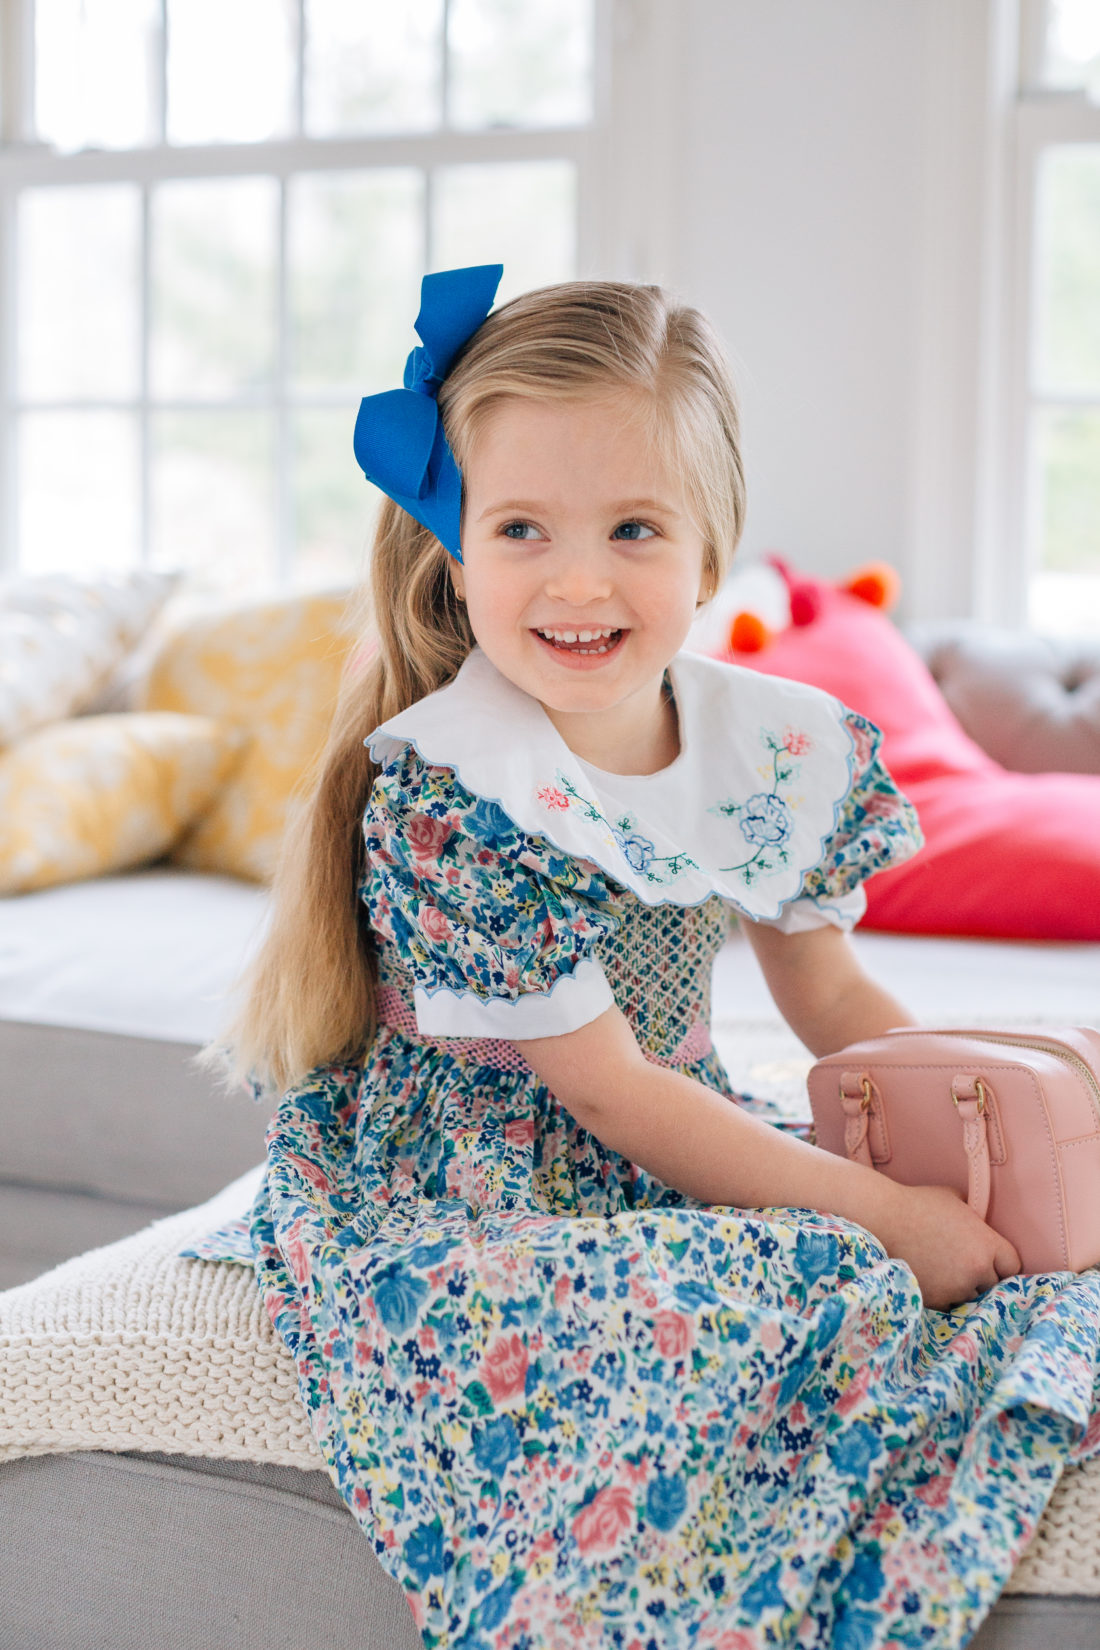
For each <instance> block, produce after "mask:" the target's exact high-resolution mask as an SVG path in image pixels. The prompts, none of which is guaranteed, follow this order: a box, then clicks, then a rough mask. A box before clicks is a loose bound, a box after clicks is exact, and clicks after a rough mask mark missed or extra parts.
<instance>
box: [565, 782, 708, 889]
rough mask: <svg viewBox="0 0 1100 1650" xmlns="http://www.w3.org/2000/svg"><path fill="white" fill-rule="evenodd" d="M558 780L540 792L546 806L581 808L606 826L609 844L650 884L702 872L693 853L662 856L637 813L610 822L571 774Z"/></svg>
mask: <svg viewBox="0 0 1100 1650" xmlns="http://www.w3.org/2000/svg"><path fill="white" fill-rule="evenodd" d="M554 778H555V780H556V781H557V783H556V784H555V785H543V786H541V787H540V788H539V790H538V791H537V792H536V795H537V796H538V799H539V801H540V802H541V803H542V805H543V807H544V808H546V809H548V810H551V811H554V810H557V809H561V808H577V809H578V810H579V811H580V812H581V814H583V816H584V818H585V819H590V820H591V821H592V823H593V824H597V825H603V826H605V827H606V828H607V832H608V834H607V836H606V838H605V841H606V842H607V843H608V844H609V845H610V844H611V843H614V844H615V846H616V847H617V848H618V850H619V852H620V853H621V854H622V856H623V858H624V859H625V860H626V863H627V864H628V865H629V866H630V869H631V870H632V871H635V872H637V873H638V875H639V876H643V877H645V879H646V881H647V882H652V883H658V884H659V883H668V882H674V881H675V880H676V878H677V877H679V876H682V875H683V874H684V872H685V871H686V870H689V869H690V870H693V871H697V870H698V869H699V866H698V864H697V863H696V861H695V860H694V859H692V857H691V855H690V854H659V853H658V852H657V846H656V843H654V842H653V841H651V839H650V838H649V837H647V836H643V835H642V833H641V832H640V831H639V829H638V821H637V818H636V817H635V815H634V814H631V813H623V814H620V815H619V816H618V817H617V818H615V819H609V818H608V817H607V815H606V814H605V813H603V812H602V811H601V810H600V809H599V808H598V807H597V806H596V804H595V803H594V802H593V801H591V800H590V799H589V798H588V797H587V796H582V795H581V793H580V791H578V789H577V787H576V786H575V785H574V783H573V781H572V780H571V779H570V778H569V775H568V774H565V773H563V772H562V771H561V769H560V768H559V769H558V771H557V773H556V774H555V775H554Z"/></svg>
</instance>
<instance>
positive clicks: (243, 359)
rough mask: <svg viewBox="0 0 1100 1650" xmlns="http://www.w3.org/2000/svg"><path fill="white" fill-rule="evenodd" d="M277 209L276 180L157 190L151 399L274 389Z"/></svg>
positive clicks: (215, 182)
mask: <svg viewBox="0 0 1100 1650" xmlns="http://www.w3.org/2000/svg"><path fill="white" fill-rule="evenodd" d="M277 215H278V186H277V184H276V183H275V180H274V179H273V178H216V179H211V180H205V179H204V180H203V181H202V182H191V181H188V182H186V183H165V184H162V185H161V186H160V187H159V188H158V189H156V190H155V192H154V194H153V200H152V271H153V279H152V294H151V297H152V331H151V337H150V371H151V379H152V386H153V393H154V395H157V396H162V397H169V396H181V397H184V398H197V397H203V396H209V395H226V394H234V393H242V392H244V393H246V392H248V391H255V390H261V391H262V390H266V389H267V388H268V387H269V385H270V383H271V378H272V373H273V370H274V361H275V332H276V316H275V252H276V233H277V222H278V216H277Z"/></svg>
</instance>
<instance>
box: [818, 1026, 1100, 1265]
mask: <svg viewBox="0 0 1100 1650" xmlns="http://www.w3.org/2000/svg"><path fill="white" fill-rule="evenodd" d="M809 1090H810V1106H811V1108H812V1110H813V1117H814V1128H815V1135H816V1140H817V1144H818V1145H819V1146H822V1147H823V1148H824V1149H825V1150H826V1151H829V1152H836V1153H837V1154H838V1155H839V1156H841V1157H849V1158H851V1159H852V1161H853V1162H855V1163H863V1164H866V1166H867V1167H868V1168H872V1169H880V1170H881V1171H882V1173H883V1174H885V1175H889V1176H890V1178H891V1179H892V1180H897V1181H900V1182H901V1183H902V1184H903V1185H905V1186H952V1187H954V1188H955V1190H956V1191H958V1192H959V1193H961V1194H962V1195H963V1196H964V1197H965V1198H966V1200H967V1202H968V1203H969V1204H970V1207H971V1208H972V1209H973V1210H974V1211H975V1212H976V1213H977V1214H979V1215H980V1216H981V1217H982V1219H983V1220H985V1221H987V1222H988V1223H989V1225H990V1226H992V1227H993V1229H994V1230H995V1231H997V1232H1000V1233H1001V1235H1002V1237H1006V1238H1008V1240H1009V1242H1010V1243H1012V1244H1013V1245H1014V1246H1015V1248H1016V1249H1017V1251H1018V1253H1019V1256H1020V1262H1021V1268H1022V1270H1023V1271H1024V1272H1057V1271H1067V1270H1068V1271H1073V1272H1080V1271H1083V1270H1084V1268H1085V1267H1086V1266H1095V1265H1096V1264H1097V1263H1098V1262H1100V1030H1095V1029H1092V1028H1089V1027H1085V1026H1073V1027H1059V1028H1058V1029H1057V1030H1055V1031H1053V1032H1046V1031H1044V1032H1041V1033H1039V1032H1015V1031H998V1030H988V1031H950V1030H949V1031H925V1030H923V1029H922V1030H914V1029H911V1028H909V1027H899V1028H898V1029H897V1030H896V1031H888V1032H887V1033H886V1034H885V1036H882V1037H874V1038H871V1039H869V1040H868V1041H867V1042H864V1043H852V1044H850V1045H849V1047H848V1048H843V1049H841V1050H840V1051H839V1052H838V1053H836V1054H830V1055H829V1056H828V1057H827V1058H826V1059H824V1060H819V1061H818V1062H817V1064H816V1065H815V1066H814V1067H813V1068H812V1070H811V1072H810V1075H809Z"/></svg>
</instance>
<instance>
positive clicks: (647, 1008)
mask: <svg viewBox="0 0 1100 1650" xmlns="http://www.w3.org/2000/svg"><path fill="white" fill-rule="evenodd" d="M856 731H857V732H858V731H859V730H858V728H857V730H856ZM863 758H864V760H863V762H862V765H861V768H860V771H859V774H858V777H857V780H856V783H855V784H854V785H853V790H852V794H851V795H850V796H849V798H848V799H847V800H846V802H845V804H844V807H843V808H842V809H841V810H840V812H839V816H838V819H837V825H836V830H835V832H834V835H833V837H832V839H830V842H829V844H828V847H827V853H826V855H825V858H824V859H823V862H822V864H821V866H819V867H817V868H815V871H814V872H813V873H811V875H810V876H809V877H808V878H807V879H806V884H805V886H806V888H807V889H808V891H809V894H810V896H811V897H816V898H822V899H827V898H829V897H831V896H833V895H837V896H839V895H842V894H844V893H845V892H847V891H848V890H849V889H850V888H851V886H852V885H853V884H854V883H855V882H857V881H858V880H859V879H860V877H862V876H864V875H866V874H868V873H869V872H870V871H871V870H873V869H875V868H876V866H877V865H879V864H883V863H888V862H889V861H890V860H891V859H892V858H894V857H900V856H901V854H902V853H903V852H905V851H909V850H911V848H912V847H913V845H914V838H913V834H912V829H911V814H910V812H909V810H908V808H907V805H906V804H905V803H904V802H903V801H902V799H900V798H899V797H898V796H897V793H896V791H894V790H893V787H892V786H891V784H890V782H889V780H888V778H887V776H886V775H885V773H884V771H883V770H882V769H881V768H880V767H879V765H878V763H877V756H876V754H875V739H874V737H873V730H872V732H868V733H867V734H866V744H865V749H864V752H863ZM365 833H366V843H367V860H368V864H367V872H366V875H365V877H364V881H363V886H362V896H363V899H364V901H365V902H366V906H367V909H368V911H369V914H370V922H371V925H372V929H373V933H374V935H375V938H376V944H377V950H378V964H379V998H380V1001H383V1000H384V1001H385V1002H386V1003H388V1004H389V1009H388V1010H387V1011H386V1014H385V1015H384V1019H383V1023H382V1024H381V1025H380V1026H379V1029H378V1031H377V1033H376V1035H375V1036H374V1038H373V1040H372V1042H371V1044H370V1047H369V1050H368V1052H367V1054H366V1057H365V1059H364V1061H363V1062H362V1063H361V1064H358V1065H354V1066H348V1067H339V1066H327V1067H324V1068H320V1069H318V1070H316V1071H315V1072H313V1073H311V1074H310V1075H309V1077H308V1078H307V1079H306V1080H305V1081H304V1082H302V1083H301V1084H300V1085H299V1086H297V1087H296V1088H294V1089H293V1090H292V1091H291V1092H289V1093H288V1094H286V1095H285V1096H284V1097H283V1098H282V1100H281V1103H280V1105H279V1107H278V1109H277V1112H276V1114H275V1117H274V1120H273V1122H272V1125H271V1128H270V1131H269V1137H268V1164H267V1169H266V1173H265V1177H264V1179H263V1181H262V1183H261V1186H260V1190H259V1193H258V1195H257V1198H256V1202H255V1205H254V1208H253V1210H252V1214H251V1218H250V1221H249V1223H248V1229H247V1233H245V1231H244V1230H239V1231H238V1234H237V1244H238V1246H237V1248H236V1250H235V1251H234V1249H233V1247H232V1244H231V1242H227V1234H221V1235H218V1236H216V1237H213V1238H211V1240H209V1242H208V1243H207V1244H206V1245H200V1246H199V1247H198V1249H197V1250H192V1251H190V1252H191V1253H197V1254H200V1255H203V1254H205V1255H208V1256H215V1255H221V1256H224V1257H226V1258H232V1257H233V1256H234V1254H235V1255H236V1257H237V1258H246V1257H251V1259H252V1263H253V1264H254V1266H255V1270H256V1277H257V1282H258V1285H259V1287H260V1289H261V1291H262V1293H263V1296H264V1299H265V1302H266V1305H267V1309H268V1311H269V1312H270V1314H271V1317H272V1319H273V1322H274V1323H275V1325H276V1328H277V1329H278V1331H279V1333H280V1335H281V1336H282V1338H283V1339H284V1341H285V1342H286V1345H287V1347H288V1348H289V1350H290V1352H291V1354H292V1355H293V1357H294V1359H295V1361H296V1364H297V1368H298V1375H299V1386H300V1392H301V1397H302V1400H303V1402H304V1404H305V1405H306V1407H307V1409H308V1412H309V1415H310V1419H311V1423H312V1426H313V1430H314V1435H315V1437H316V1439H317V1442H318V1444H319V1446H320V1448H321V1450H322V1452H323V1454H324V1457H325V1460H326V1461H327V1463H328V1466H329V1469H330V1471H331V1473H332V1476H333V1479H334V1482H335V1483H336V1484H337V1486H338V1487H339V1489H340V1491H341V1493H342V1495H343V1497H344V1499H345V1500H346V1502H347V1505H348V1507H349V1508H350V1510H351V1512H352V1513H353V1515H354V1516H355V1517H356V1519H357V1520H358V1521H359V1523H360V1525H361V1526H362V1529H363V1531H364V1533H365V1535H366V1536H367V1537H368V1538H369V1539H370V1541H371V1542H372V1544H373V1547H374V1550H375V1551H376V1553H377V1554H378V1556H379V1559H380V1560H381V1562H382V1564H383V1566H384V1567H385V1569H386V1570H387V1571H388V1572H389V1573H390V1574H391V1575H393V1576H394V1577H395V1578H396V1579H397V1580H398V1582H399V1583H400V1585H401V1586H402V1588H403V1589H404V1591H405V1594H406V1596H407V1598H408V1600H409V1603H410V1606H411V1608H412V1611H413V1614H414V1617H415V1620H416V1622H417V1625H418V1627H419V1629H420V1631H421V1633H422V1634H423V1637H424V1642H425V1645H426V1646H428V1647H429V1650H578V1647H580V1646H584V1647H585V1650H768V1647H775V1646H790V1647H798V1650H917V1647H918V1646H920V1647H924V1650H926V1647H928V1646H937V1647H954V1646H960V1645H963V1644H965V1643H966V1642H967V1640H968V1638H969V1637H970V1636H971V1635H972V1633H973V1632H974V1630H975V1629H976V1627H977V1625H978V1623H979V1622H980V1620H981V1618H982V1616H983V1615H984V1614H985V1612H986V1611H987V1610H988V1608H989V1607H990V1605H991V1604H992V1602H993V1601H994V1599H995V1598H996V1596H997V1594H998V1592H999V1591H1000V1589H1001V1588H1002V1587H1003V1585H1004V1583H1005V1581H1006V1579H1007V1578H1008V1576H1009V1574H1010V1572H1011V1570H1012V1568H1013V1565H1014V1564H1015V1562H1016V1560H1017V1558H1018V1557H1019V1555H1020V1553H1021V1552H1022V1550H1023V1548H1024V1546H1025V1545H1026V1543H1027V1541H1028V1540H1029V1538H1030V1536H1031V1534H1032V1533H1033V1531H1034V1529H1035V1527H1036V1524H1037V1522H1038V1520H1039V1518H1040V1516H1041V1514H1042V1511H1043V1508H1044V1507H1045V1505H1046V1502H1047V1500H1048V1499H1049V1497H1050V1495H1051V1493H1052V1491H1053V1489H1054V1486H1055V1484H1056V1482H1057V1479H1058V1476H1059V1474H1060V1473H1061V1471H1062V1470H1063V1468H1064V1467H1065V1465H1066V1463H1067V1462H1069V1461H1073V1460H1078V1459H1081V1458H1083V1457H1084V1456H1085V1455H1086V1454H1087V1453H1090V1452H1091V1451H1092V1450H1093V1449H1095V1448H1096V1447H1097V1446H1098V1445H1100V1429H1098V1428H1097V1426H1096V1423H1095V1421H1094V1420H1093V1419H1092V1417H1093V1415H1094V1412H1095V1409H1096V1400H1097V1361H1098V1360H1097V1354H1098V1346H1100V1276H1098V1275H1097V1274H1095V1273H1088V1274H1085V1275H1083V1276H1081V1277H1079V1278H1078V1277H1074V1276H1073V1275H1071V1274H1054V1275H1050V1276H1046V1277H1039V1278H1014V1279H1010V1280H1008V1281H1006V1282H1004V1283H1002V1284H1001V1285H999V1286H998V1287H997V1288H996V1289H994V1290H991V1291H990V1292H988V1293H987V1294H986V1295H984V1296H983V1297H982V1298H981V1299H980V1300H979V1301H977V1302H975V1303H972V1304H970V1305H967V1306H964V1307H960V1308H958V1309H956V1310H954V1311H952V1312H947V1313H938V1312H925V1311H922V1308H921V1301H920V1297H919V1293H918V1291H917V1288H916V1284H915V1280H914V1278H913V1275H912V1273H911V1272H910V1271H909V1269H908V1268H907V1267H906V1266H905V1265H904V1264H902V1263H900V1262H895V1261H891V1260H890V1259H888V1257H887V1256H886V1254H885V1252H884V1251H883V1249H882V1248H881V1246H880V1245H879V1244H878V1242H877V1241H876V1240H875V1239H874V1238H872V1237H871V1236H870V1235H869V1234H868V1233H866V1232H864V1231H863V1230H862V1229H860V1228H859V1227H857V1226H853V1225H851V1224H849V1223H847V1222H845V1221H842V1220H839V1219H835V1218H832V1217H829V1216H824V1215H820V1214H816V1213H813V1212H809V1211H806V1210H799V1209H764V1210H748V1211H746V1210H739V1209H734V1208H722V1207H709V1206H704V1205H701V1204H699V1203H697V1202H695V1201H694V1200H692V1199H691V1198H689V1197H686V1196H684V1195H682V1194H681V1193H679V1192H677V1191H675V1190H674V1189H673V1188H671V1187H669V1186H667V1185H665V1184H663V1183H662V1182H660V1181H659V1180H657V1179H656V1178H655V1177H653V1176H651V1175H649V1174H647V1173H646V1172H645V1171H643V1170H642V1169H640V1168H639V1167H638V1166H637V1165H635V1164H632V1163H630V1162H629V1161H628V1160H626V1159H625V1158H623V1157H621V1156H620V1155H619V1154H617V1153H615V1152H613V1151H611V1150H609V1149H608V1148H606V1147H605V1146H603V1145H602V1144H601V1143H600V1141H599V1140H598V1139H597V1138H596V1137H595V1136H594V1135H592V1134H590V1133H588V1132H587V1131H586V1130H585V1129H583V1128H581V1127H580V1125H579V1124H578V1123H577V1122H576V1121H575V1120H574V1119H573V1118H572V1117H571V1116H570V1114H569V1113H568V1112H567V1111H566V1109H565V1108H564V1107H563V1106H562V1104H561V1103H560V1102H559V1101H558V1100H557V1099H556V1097H555V1096H554V1095H553V1094H551V1093H550V1092H549V1091H548V1090H547V1089H546V1088H545V1086H544V1085H542V1084H540V1082H539V1081H538V1080H537V1078H536V1077H535V1076H534V1074H533V1073H532V1072H531V1071H530V1069H529V1068H526V1067H525V1065H524V1063H523V1062H522V1060H521V1059H518V1058H517V1056H516V1051H515V1050H514V1049H513V1048H512V1047H511V1045H510V1044H508V1043H506V1042H497V1043H495V1044H494V1043H493V1042H491V1041H489V1040H486V1039H483V1038H477V1037H471V1038H467V1039H463V1038H462V1037H454V1038H433V1037H429V1036H424V1035H423V1034H421V1033H420V1032H419V1031H418V1029H417V1028H416V1024H415V1019H414V1010H413V997H414V993H415V991H416V989H417V988H420V990H422V991H428V992H430V991H432V990H434V989H437V988H439V987H440V986H443V987H445V988H446V989H448V990H457V991H459V992H465V993H468V994H469V996H470V998H471V1000H472V1001H474V1002H476V1003H484V1002H485V1001H487V1000H489V999H493V998H501V999H505V1000H508V1001H511V1000H519V999H521V998H523V997H524V996H528V995H539V994H542V995H544V996H545V995H550V996H552V995H553V993H554V992H555V990H557V989H560V986H561V982H562V981H563V980H567V979H569V978H570V977H571V976H572V974H573V973H575V972H576V970H577V969H578V968H580V967H582V966H585V965H592V964H594V963H598V964H599V966H600V968H601V970H602V972H603V974H604V976H605V977H606V978H607V979H608V981H609V982H610V985H611V989H612V991H613V994H614V998H615V1000H616V1001H617V1002H618V1003H619V1004H620V1006H621V1007H622V1008H623V1011H624V1013H626V1014H627V1016H628V1018H629V1019H630V1021H631V1024H632V1025H633V1026H634V1028H635V1031H636V1034H637V1035H638V1038H639V1042H640V1043H641V1045H642V1047H643V1049H644V1050H645V1051H646V1053H647V1054H648V1055H649V1056H650V1057H651V1058H654V1059H657V1060H661V1061H664V1063H666V1064H670V1063H671V1064H673V1065H674V1066H675V1069H678V1070H681V1071H683V1072H686V1073H687V1074H688V1075H689V1076H692V1077H695V1078H697V1079H698V1080H699V1081H700V1082H702V1083H704V1084H706V1085H707V1086H709V1087H710V1088H712V1089H715V1090H716V1091H718V1092H720V1093H722V1094H724V1095H725V1096H726V1097H727V1099H728V1100H729V1102H730V1103H731V1104H743V1103H746V1102H744V1101H743V1099H742V1098H741V1097H738V1096H735V1095H733V1093H732V1091H731V1088H730V1085H729V1081H728V1078H727V1077H726V1075H725V1072H724V1070H723V1068H722V1066H721V1063H720V1061H719V1060H718V1058H717V1056H716V1055H715V1053H714V1051H713V1049H711V1048H710V1047H709V1046H704V1045H703V1044H702V1043H701V1042H699V1040H698V1038H697V1037H696V1040H695V1041H694V1042H693V1041H692V1038H693V1036H696V1033H695V1029H694V1028H695V1027H696V1026H697V1022H698V1019H699V1016H700V1015H703V1014H705V1013H706V1012H707V1011H708V1010H709V971H710V964H711V962H712V961H713V957H714V954H715V952H716V950H717V948H718V946H719V945H720V944H721V943H722V939H723V937H724V918H723V916H722V911H721V910H717V909H715V908H708V907H707V906H702V907H699V906H696V907H688V906H671V905H669V906H661V907H658V908H657V910H656V912H647V911H646V910H645V908H644V907H643V905H642V904H641V902H640V901H639V900H638V898H637V897H636V896H635V895H634V894H632V893H630V892H629V891H627V890H624V889H623V888H622V887H620V886H617V885H616V884H615V883H614V882H613V881H612V880H611V879H610V878H609V877H608V876H607V875H606V874H605V873H603V872H601V871H599V870H598V868H596V867H595V866H594V865H592V864H589V863H585V862H578V861H573V860H569V859H568V858H566V857H564V856H562V855H561V854H560V853H558V852H556V851H555V850H554V849H553V848H552V847H551V846H550V845H549V844H547V843H546V842H545V841H540V840H539V839H538V838H535V837H532V836H529V835H525V834H524V833H522V832H520V831H519V830H518V829H517V828H516V827H515V826H514V825H513V823H512V821H511V819H510V818H509V816H508V815H507V814H506V813H505V812H504V810H503V809H501V808H500V806H499V804H497V803H495V802H494V801H493V800H490V799H486V798H482V797H478V796H475V795H472V794H471V793H469V792H467V791H464V790H463V788H462V787H461V785H459V783H458V782H457V780H456V779H455V777H454V775H453V773H452V772H451V771H450V770H448V769H446V768H444V767H438V766H436V767H431V766H428V765H426V764H425V763H424V762H422V761H421V759H420V758H419V757H418V756H417V755H416V753H415V752H414V751H412V750H411V749H408V750H405V751H404V752H403V753H401V754H400V755H399V756H398V757H396V758H395V759H394V760H393V761H392V762H390V764H389V765H388V766H387V767H386V769H385V770H384V772H383V773H382V774H381V775H380V777H379V779H378V781H377V782H376V785H375V789H374V792H373V794H372V798H371V803H370V807H369V809H368V813H367V817H366V821H365ZM718 904H720V902H716V905H718ZM722 909H724V908H722ZM647 922H648V923H650V924H653V923H656V922H659V923H661V924H663V925H664V926H663V927H662V928H661V929H660V934H661V941H660V946H659V948H651V950H646V945H647V944H648V940H647V939H646V936H647V935H650V934H652V933H655V932H657V930H655V929H653V928H652V927H650V928H648V929H646V928H645V926H644V925H645V924H646V923H647ZM639 935H641V936H642V940H641V941H640V942H639V943H637V944H636V943H635V942H636V941H638V936H639ZM643 942H644V943H643ZM665 955H671V957H672V965H671V967H670V968H668V969H666V970H664V971H662V966H661V964H662V957H663V956H665ZM639 956H642V957H643V958H650V959H651V960H650V961H647V962H643V964H641V965H640V964H639V963H638V958H639ZM689 958H690V959H691V966H690V967H687V966H685V963H686V960H687V959H689ZM228 1237H229V1238H231V1237H232V1234H228Z"/></svg>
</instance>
